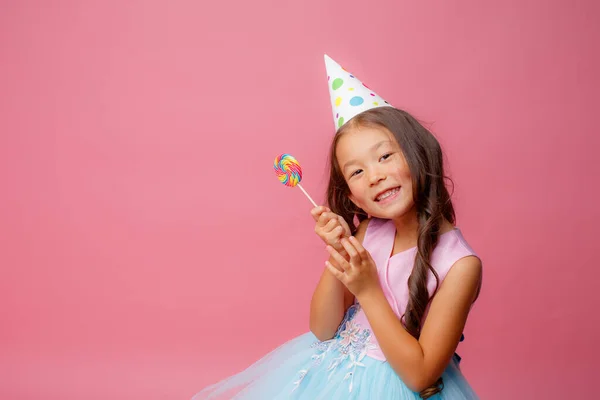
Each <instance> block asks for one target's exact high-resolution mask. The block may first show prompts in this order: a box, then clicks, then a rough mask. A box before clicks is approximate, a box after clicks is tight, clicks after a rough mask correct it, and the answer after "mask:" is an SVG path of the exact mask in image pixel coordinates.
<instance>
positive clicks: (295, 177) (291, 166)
mask: <svg viewBox="0 0 600 400" xmlns="http://www.w3.org/2000/svg"><path fill="white" fill-rule="evenodd" d="M273 168H275V174H277V178H279V182H281V183H283V184H284V185H285V186H289V187H294V186H298V187H299V188H300V190H302V192H303V193H304V194H305V195H306V197H308V199H309V200H310V202H311V203H313V205H314V206H315V207H317V204H316V203H315V202H314V200H313V199H311V198H310V196H309V195H308V193H306V190H304V188H303V187H302V185H300V181H301V180H302V167H300V163H299V162H298V160H296V159H295V158H294V157H293V156H291V155H290V154H286V153H284V154H282V155H280V156H278V157H277V158H275V162H274V163H273Z"/></svg>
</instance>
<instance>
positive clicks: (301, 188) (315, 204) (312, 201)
mask: <svg viewBox="0 0 600 400" xmlns="http://www.w3.org/2000/svg"><path fill="white" fill-rule="evenodd" d="M296 186H298V187H299V188H300V190H302V191H303V192H304V194H305V195H306V197H308V199H309V200H310V202H311V203H313V205H314V206H315V207H317V203H315V202H314V200H313V199H311V198H310V196H309V195H308V193H306V190H304V188H303V187H302V186H301V185H300V184H297V185H296Z"/></svg>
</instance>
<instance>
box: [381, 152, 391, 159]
mask: <svg viewBox="0 0 600 400" xmlns="http://www.w3.org/2000/svg"><path fill="white" fill-rule="evenodd" d="M391 155H392V153H386V154H384V155H382V156H381V158H380V159H379V160H380V161H381V160H387V159H388V158H390V156H391Z"/></svg>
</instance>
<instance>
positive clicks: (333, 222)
mask: <svg viewBox="0 0 600 400" xmlns="http://www.w3.org/2000/svg"><path fill="white" fill-rule="evenodd" d="M337 225H338V221H337V219H331V220H329V222H328V223H327V224H326V225H325V227H323V231H324V232H327V233H329V232H331V231H333V229H334V228H335V227H336V226H337Z"/></svg>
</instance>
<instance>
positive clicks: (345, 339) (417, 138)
mask: <svg viewBox="0 0 600 400" xmlns="http://www.w3.org/2000/svg"><path fill="white" fill-rule="evenodd" d="M442 160H443V156H442V152H441V149H440V146H439V144H438V142H437V140H436V139H435V138H434V136H433V135H432V134H431V133H430V132H429V131H428V130H427V129H425V128H424V127H423V126H422V125H421V124H420V123H419V122H418V121H417V120H415V119H414V118H413V117H412V116H410V115H409V114H408V113H406V112H404V111H401V110H398V109H396V108H393V107H390V106H383V107H376V108H371V109H368V110H367V111H364V112H361V113H359V114H357V115H356V116H354V117H352V118H351V119H350V120H348V121H347V122H346V123H345V124H341V127H340V129H339V130H338V131H337V133H336V135H335V137H334V140H333V144H332V146H331V155H330V162H331V165H330V180H329V185H328V188H327V199H328V203H329V207H330V208H326V207H317V208H315V209H313V210H312V216H313V217H314V218H315V221H316V225H315V232H316V233H317V234H318V235H319V237H321V238H322V239H323V240H324V241H325V243H326V244H327V250H328V251H329V254H330V257H329V260H328V261H327V262H326V267H325V269H324V272H323V274H322V276H321V279H320V281H319V283H318V285H317V288H316V290H315V292H314V295H313V298H312V302H311V310H310V331H311V332H309V333H306V334H304V335H301V336H299V337H297V338H295V339H293V340H291V341H289V342H287V343H286V344H284V345H282V346H280V347H279V348H278V349H276V350H274V351H272V352H271V353H269V354H268V355H266V356H265V357H264V358H263V359H261V360H259V361H258V362H256V363H255V364H254V365H252V366H251V367H249V368H248V369H246V370H245V371H243V372H241V373H239V374H237V375H234V376H233V377H230V378H228V379H225V380H224V381H222V382H220V383H217V384H216V385H213V386H211V387H208V388H206V389H205V390H203V391H202V392H200V393H198V394H197V395H196V396H195V397H194V400H200V399H212V398H234V399H260V400H270V399H307V400H313V399H327V400H331V399H376V400H386V399H390V400H391V399H419V398H423V399H428V398H429V399H476V398H477V397H476V395H475V393H474V392H473V390H472V389H471V387H470V386H469V384H468V383H467V381H466V380H465V378H464V377H463V375H462V374H461V372H460V369H459V364H458V363H459V360H460V358H459V357H458V355H456V354H455V353H454V352H455V349H456V347H457V346H458V343H459V341H460V340H462V339H461V336H462V332H463V328H464V326H465V323H466V321H467V316H468V314H469V311H470V309H471V306H472V304H473V302H474V301H475V299H476V298H477V296H478V294H479V289H480V286H481V274H482V266H481V261H480V259H479V258H478V257H477V256H476V255H475V253H474V251H473V250H472V249H471V248H470V247H469V245H468V244H467V242H466V241H465V239H464V238H463V236H462V234H461V232H460V230H459V229H458V228H456V227H455V226H454V222H455V216H454V209H453V207H452V202H451V200H450V196H449V193H448V190H447V189H446V187H445V185H444V179H445V176H444V168H443V163H442ZM355 221H357V222H358V224H355V223H354V222H355Z"/></svg>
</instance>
